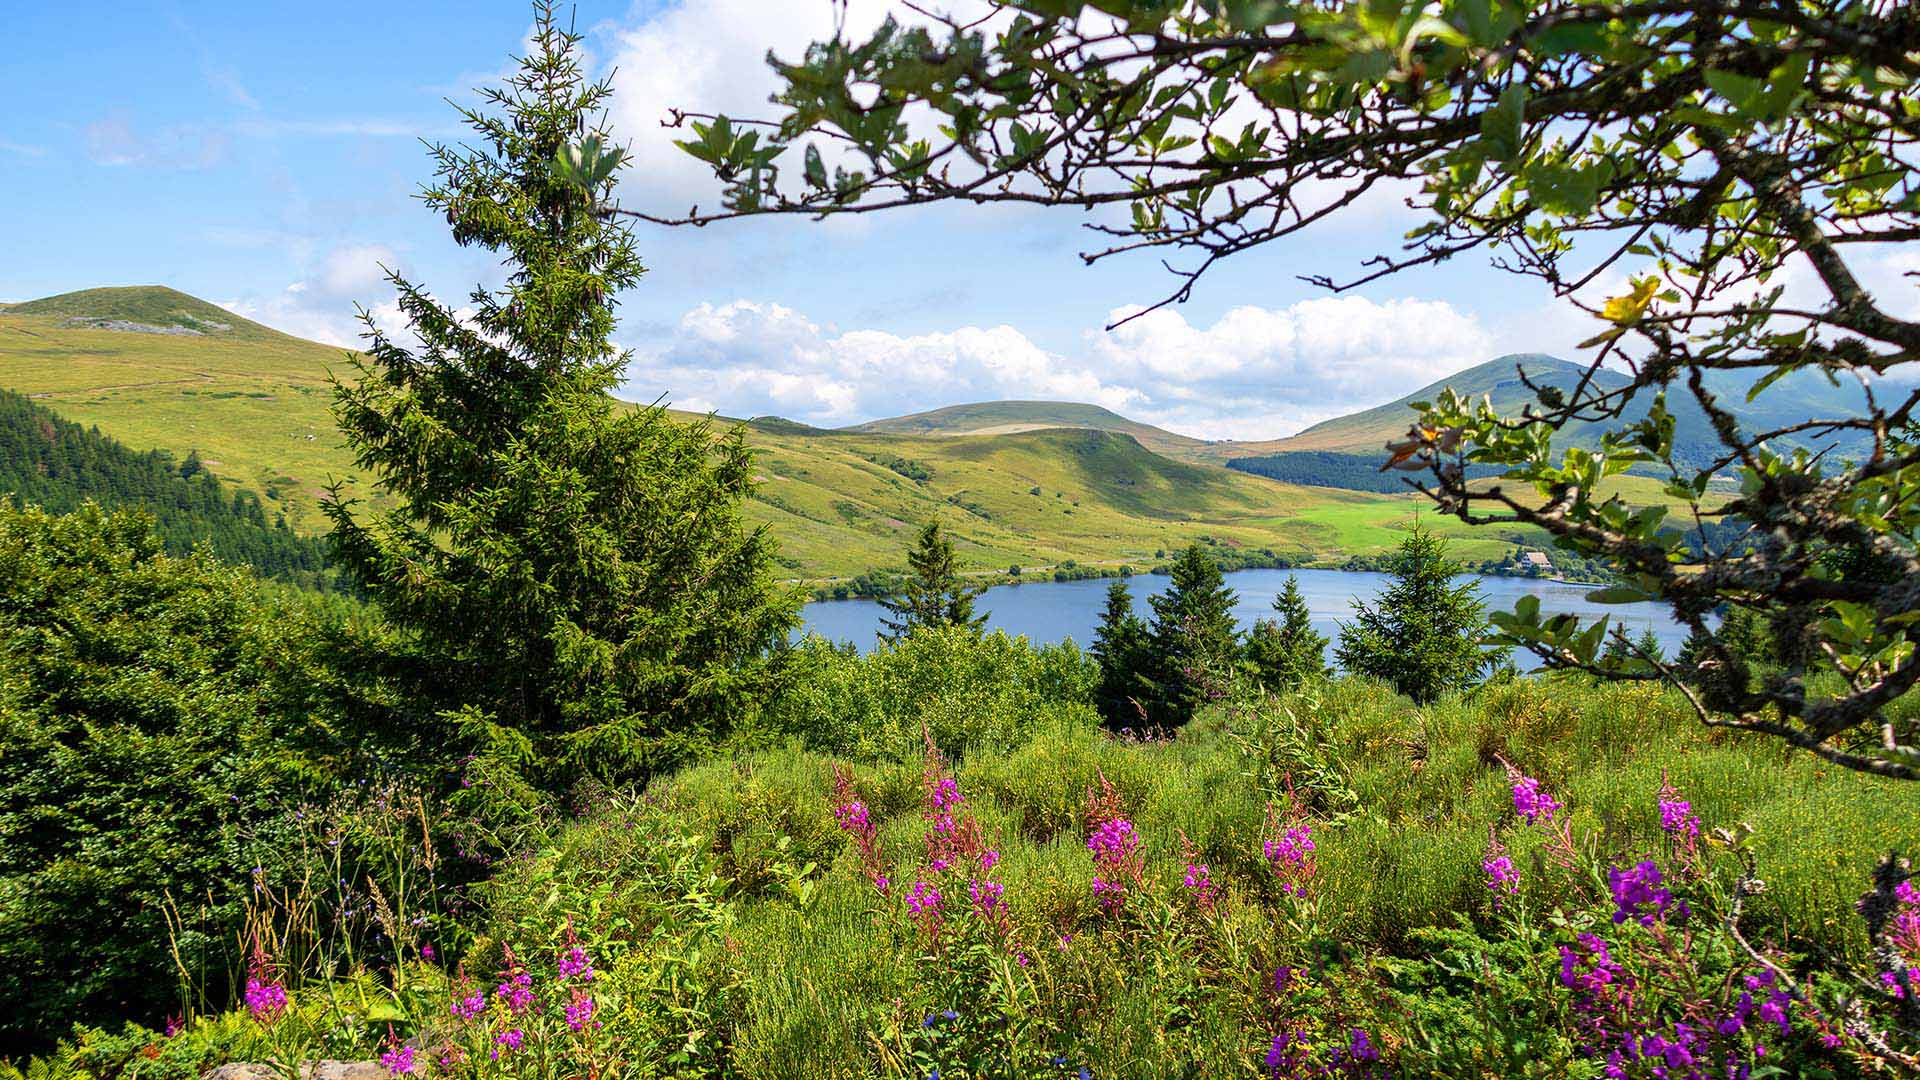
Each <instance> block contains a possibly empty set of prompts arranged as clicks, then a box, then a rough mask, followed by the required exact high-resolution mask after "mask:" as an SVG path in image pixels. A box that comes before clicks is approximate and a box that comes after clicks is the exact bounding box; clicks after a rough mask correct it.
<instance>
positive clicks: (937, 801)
mask: <svg viewBox="0 0 1920 1080" xmlns="http://www.w3.org/2000/svg"><path fill="white" fill-rule="evenodd" d="M931 800H932V802H933V808H934V809H935V810H951V809H953V808H954V807H956V806H959V805H960V804H961V803H962V802H963V801H965V800H963V799H962V798H961V797H960V785H959V784H957V783H955V782H954V779H953V777H951V776H943V777H941V778H940V779H939V780H937V781H936V782H935V783H934V785H933V794H932V796H931Z"/></svg>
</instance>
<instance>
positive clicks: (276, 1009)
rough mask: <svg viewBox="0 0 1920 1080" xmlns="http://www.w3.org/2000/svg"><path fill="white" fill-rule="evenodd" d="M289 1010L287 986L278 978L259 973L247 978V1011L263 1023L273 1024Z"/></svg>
mask: <svg viewBox="0 0 1920 1080" xmlns="http://www.w3.org/2000/svg"><path fill="white" fill-rule="evenodd" d="M286 1011H287V988H286V987H284V986H281V985H280V983H279V982H278V981H277V980H273V979H266V978H261V977H260V976H258V975H255V976H254V977H252V978H250V979H248V980H247V1012H249V1013H251V1014H252V1015H253V1018H254V1019H255V1020H258V1021H260V1022H261V1023H263V1024H271V1023H273V1022H274V1021H275V1020H278V1019H279V1018H280V1014H281V1013H283V1012H286Z"/></svg>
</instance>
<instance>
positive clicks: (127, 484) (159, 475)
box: [0, 390, 331, 586]
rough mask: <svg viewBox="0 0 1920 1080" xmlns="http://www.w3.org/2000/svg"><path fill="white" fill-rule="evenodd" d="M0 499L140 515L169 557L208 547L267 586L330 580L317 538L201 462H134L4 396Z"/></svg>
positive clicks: (142, 458) (148, 457)
mask: <svg viewBox="0 0 1920 1080" xmlns="http://www.w3.org/2000/svg"><path fill="white" fill-rule="evenodd" d="M0 495H4V496H11V497H12V498H13V500H14V501H15V502H17V503H19V504H21V505H34V506H38V507H40V508H42V509H44V510H49V511H52V512H54V513H67V512H69V511H73V510H77V509H79V508H80V506H81V505H82V504H83V503H86V502H87V501H89V500H91V501H93V502H97V503H99V504H101V505H102V506H106V507H139V508H141V509H143V510H146V511H147V512H148V513H150V514H152V515H153V516H154V522H155V531H157V532H158V533H159V534H160V538H161V540H162V541H163V542H165V544H166V546H167V550H168V551H170V552H172V553H173V554H176V555H184V554H186V553H187V552H189V551H191V550H192V549H193V548H194V546H195V545H196V544H198V543H200V542H202V541H204V542H205V543H206V544H207V545H208V546H209V547H211V548H212V550H213V553H214V554H215V555H217V556H219V557H220V558H222V559H225V560H227V561H228V562H234V563H242V564H244V565H247V566H251V567H253V568H254V570H255V571H257V572H258V573H260V574H261V575H263V576H265V577H272V578H278V579H280V580H283V581H289V582H293V583H295V584H302V585H309V586H313V585H324V584H327V583H328V582H329V581H330V579H331V575H330V574H328V573H327V571H326V551H325V544H324V543H323V542H322V541H321V540H320V539H319V538H317V537H312V536H300V535H298V534H296V533H294V532H293V531H292V530H291V529H289V528H288V527H287V524H286V521H285V519H284V518H281V517H279V516H278V515H276V516H275V519H274V520H273V521H269V520H268V517H267V513H266V507H265V506H264V505H263V504H262V502H261V499H260V496H259V495H257V494H255V493H254V492H252V491H248V490H246V489H244V488H241V489H235V488H233V487H232V486H231V485H228V484H224V483H222V482H221V481H220V480H218V479H216V478H215V477H213V476H211V475H209V474H208V473H207V472H206V471H205V470H204V469H202V468H201V467H200V462H199V459H198V458H196V457H193V456H191V455H190V456H188V457H187V458H186V459H185V460H184V461H176V460H175V459H174V457H173V455H172V454H169V453H167V452H166V451H164V450H149V451H147V452H145V453H136V452H135V451H133V450H129V449H128V448H126V447H125V446H122V445H120V444H119V443H118V442H116V441H114V440H113V439H111V438H108V437H107V436H105V435H102V434H101V433H100V432H99V431H98V430H97V429H95V430H89V429H87V428H83V427H81V426H80V425H78V424H75V423H72V422H71V421H68V420H64V419H61V418H60V417H58V416H56V415H54V414H53V413H51V412H49V411H48V410H46V409H44V408H41V407H40V406H38V405H36V404H34V403H33V402H31V401H29V400H27V399H26V398H24V397H21V396H20V395H19V394H16V393H13V392H11V391H6V390H0Z"/></svg>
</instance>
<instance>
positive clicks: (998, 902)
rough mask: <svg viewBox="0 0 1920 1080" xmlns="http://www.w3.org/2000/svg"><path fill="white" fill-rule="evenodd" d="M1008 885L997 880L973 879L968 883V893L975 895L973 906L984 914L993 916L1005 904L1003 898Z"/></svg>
mask: <svg viewBox="0 0 1920 1080" xmlns="http://www.w3.org/2000/svg"><path fill="white" fill-rule="evenodd" d="M1006 891H1007V890H1006V886H1004V885H1002V884H1000V883H999V882H997V881H977V880H976V881H972V882H969V883H968V884H967V893H968V895H970V896H972V897H973V906H974V908H975V909H977V910H978V911H979V912H980V914H981V915H983V916H991V915H992V914H993V913H994V912H996V911H999V910H1000V909H1001V908H1002V907H1003V906H1005V904H1006V901H1005V900H1003V899H1001V895H1002V894H1003V893H1005V892H1006Z"/></svg>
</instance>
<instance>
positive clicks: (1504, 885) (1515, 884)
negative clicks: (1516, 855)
mask: <svg viewBox="0 0 1920 1080" xmlns="http://www.w3.org/2000/svg"><path fill="white" fill-rule="evenodd" d="M1480 869H1482V870H1484V871H1486V872H1487V888H1488V889H1490V890H1491V891H1492V892H1493V902H1494V904H1495V906H1498V905H1499V903H1500V894H1501V893H1505V894H1507V895H1508V896H1512V895H1513V894H1515V893H1517V892H1519V891H1520V871H1518V870H1515V869H1514V868H1513V860H1512V859H1511V858H1509V857H1508V856H1506V855H1489V856H1487V857H1486V858H1485V859H1483V860H1481V862H1480Z"/></svg>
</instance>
